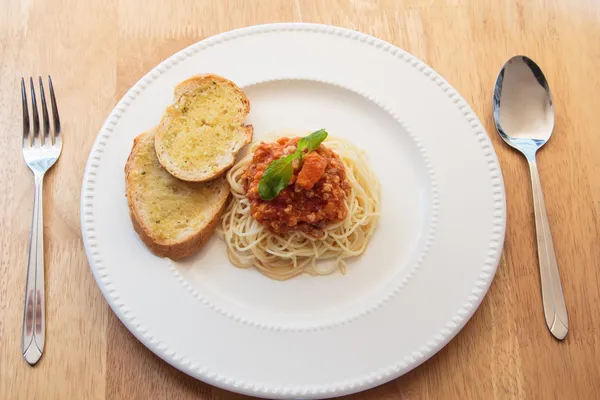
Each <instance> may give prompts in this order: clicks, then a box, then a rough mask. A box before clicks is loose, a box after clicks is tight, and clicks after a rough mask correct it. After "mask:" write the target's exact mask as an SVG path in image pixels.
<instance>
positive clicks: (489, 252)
mask: <svg viewBox="0 0 600 400" xmlns="http://www.w3.org/2000/svg"><path fill="white" fill-rule="evenodd" d="M203 72H214V73H217V74H220V75H222V76H225V77H227V78H229V79H231V80H233V81H235V82H236V83H237V84H238V85H240V86H241V87H242V88H244V90H245V91H246V93H247V94H248V97H249V99H250V101H251V106H252V110H251V113H250V116H249V122H250V123H252V124H253V125H254V128H255V129H254V130H255V139H260V138H261V136H264V135H266V134H269V133H272V132H282V131H283V132H294V131H302V132H305V131H307V130H314V129H318V128H326V129H327V130H328V131H329V132H330V134H331V135H335V136H343V137H346V138H349V139H350V140H351V141H352V142H354V143H355V144H356V145H358V146H360V147H362V148H364V149H365V150H366V152H367V155H368V157H369V160H370V162H371V164H372V167H373V168H374V170H375V171H376V173H377V174H378V176H379V178H380V180H381V186H382V217H381V220H380V223H379V225H378V228H377V230H376V232H375V234H374V236H373V238H372V241H371V243H370V245H369V247H368V249H367V252H366V253H365V254H364V255H363V256H361V257H360V258H359V259H356V260H355V261H353V262H351V263H350V267H349V268H348V273H347V275H341V274H339V273H335V274H333V275H330V276H326V277H317V278H314V277H308V276H301V277H298V278H294V279H292V280H290V281H286V282H276V281H273V280H270V279H268V278H266V277H264V276H262V275H261V274H259V273H258V272H257V271H255V270H251V269H249V270H240V269H237V268H235V267H233V266H232V265H231V264H230V263H229V262H228V260H227V256H226V251H225V246H224V244H223V243H222V242H221V241H220V239H218V238H216V237H214V238H213V239H212V240H211V241H210V242H209V243H208V244H207V245H206V246H205V248H204V249H203V250H202V251H201V252H200V253H199V254H198V255H196V256H194V257H192V258H191V259H189V260H186V261H184V262H177V263H173V262H170V261H168V260H165V259H161V258H157V257H155V256H153V255H152V254H151V253H150V252H149V251H148V250H147V249H146V248H145V247H144V245H143V244H142V243H141V242H140V240H139V239H138V236H137V235H136V234H135V232H134V231H133V228H132V226H131V221H130V219H129V215H128V209H127V201H126V199H125V196H124V189H125V188H124V171H123V167H124V164H125V161H126V159H127V156H128V154H129V151H130V149H131V146H132V141H133V138H134V137H135V136H136V135H138V134H139V133H141V132H143V131H145V130H147V129H150V128H151V127H153V126H155V125H156V124H157V123H158V122H159V120H160V117H161V115H162V113H163V111H164V109H165V107H166V106H167V105H168V104H169V103H170V102H171V100H172V95H173V88H174V86H175V85H176V84H177V83H178V82H180V81H182V80H183V79H185V78H188V77H189V76H191V75H194V74H197V73H203ZM81 220H82V221H81V222H82V232H83V238H84V241H85V248H86V252H87V256H88V259H89V262H90V266H91V268H92V271H93V273H94V276H95V277H96V280H97V282H98V285H99V286H100V288H101V290H102V293H103V294H104V296H105V297H106V299H107V301H108V303H109V304H110V306H111V307H112V309H113V310H114V312H115V313H116V314H117V315H118V317H119V318H120V319H121V320H122V321H123V323H124V324H125V325H126V326H127V328H128V329H129V330H130V331H131V332H132V333H133V334H134V335H135V336H136V337H137V338H138V339H139V340H140V341H142V342H143V343H144V344H145V345H146V346H147V347H148V348H149V349H151V350H152V351H153V352H154V353H156V354H157V355H158V356H160V357H161V358H163V359H164V360H165V361H167V362H169V363H170V364H172V365H173V366H175V367H177V368H179V369H180V370H182V371H184V372H186V373H187V374H189V375H191V376H194V377H196V378H198V379H201V380H203V381H205V382H208V383H210V384H213V385H216V386H220V387H223V388H226V389H229V390H232V391H236V392H242V393H246V394H251V395H256V396H262V397H271V398H323V397H331V396H338V395H342V394H346V393H352V392H357V391H360V390H364V389H367V388H370V387H373V386H376V385H379V384H381V383H383V382H386V381H389V380H391V379H393V378H395V377H398V376H400V375H402V374H404V373H405V372H407V371H409V370H411V369H412V368H414V367H416V366H417V365H419V364H420V363H422V362H423V361H425V360H426V359H428V358H429V357H431V356H432V355H433V354H435V353H436V352H437V351H438V350H439V349H440V348H441V347H442V346H444V345H445V344H446V343H447V342H448V341H449V340H450V339H451V338H452V337H453V336H454V335H455V334H456V333H457V332H458V331H459V330H460V329H461V328H462V326H463V325H464V324H465V323H466V322H467V320H468V319H469V318H470V317H471V315H472V314H473V312H474V311H475V309H476V308H477V306H478V305H479V303H480V302H481V300H482V298H483V297H484V295H485V293H486V291H487V289H488V287H489V285H490V283H491V281H492V279H493V276H494V273H495V271H496V267H497V264H498V261H499V257H500V253H501V249H502V245H503V241H504V229H505V198H504V186H503V182H502V175H501V172H500V168H499V165H498V161H497V158H496V155H495V153H494V150H493V148H492V145H491V143H490V141H489V139H488V137H487V135H486V133H485V130H484V128H483V127H482V125H481V123H480V122H479V120H478V119H477V117H476V116H475V114H474V113H473V112H472V111H471V109H470V108H469V106H468V105H467V104H466V102H465V101H464V100H463V99H462V98H461V97H460V96H459V95H458V93H457V92H456V91H455V90H454V89H453V88H452V87H451V86H450V85H449V84H448V83H447V82H446V81H444V79H443V78H441V77H440V76H439V75H438V74H437V73H436V72H435V71H433V70H432V69H431V68H429V67H428V66H426V65H425V64H423V63H422V62H421V61H419V60H417V59H415V58H414V57H412V56H411V55H409V54H407V53H406V52H404V51H402V50H400V49H399V48H397V47H395V46H392V45H391V44H389V43H386V42H383V41H381V40H378V39H375V38H373V37H370V36H367V35H364V34H361V33H358V32H354V31H350V30H346V29H340V28H334V27H331V26H322V25H312V24H274V25H263V26H255V27H250V28H245V29H241V30H236V31H232V32H227V33H224V34H221V35H218V36H215V37H212V38H209V39H206V40H204V41H202V42H199V43H197V44H195V45H193V46H190V47H189V48H187V49H184V50H182V51H181V52H179V53H177V54H175V55H174V56H172V57H170V58H169V59H167V60H166V61H164V62H163V63H161V64H160V65H159V66H157V67H156V68H154V69H153V70H152V71H150V72H149V73H148V74H147V75H146V76H145V77H144V78H142V79H141V80H140V81H139V82H138V83H137V84H136V85H135V86H134V87H133V88H132V89H131V90H130V91H129V92H128V93H127V94H126V95H125V96H124V97H123V99H122V100H121V101H120V102H119V104H118V105H117V106H116V107H115V109H114V110H113V112H112V113H111V114H110V116H109V117H108V119H107V121H106V123H105V124H104V126H103V127H102V130H101V131H100V133H99V135H98V138H97V139H96V142H95V144H94V147H93V149H92V151H91V154H90V157H89V160H88V163H87V167H86V171H85V176H84V182H83V189H82V199H81Z"/></svg>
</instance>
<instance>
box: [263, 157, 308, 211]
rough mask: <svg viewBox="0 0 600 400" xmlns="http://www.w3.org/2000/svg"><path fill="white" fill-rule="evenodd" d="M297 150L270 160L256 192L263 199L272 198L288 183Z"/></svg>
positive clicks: (292, 171)
mask: <svg viewBox="0 0 600 400" xmlns="http://www.w3.org/2000/svg"><path fill="white" fill-rule="evenodd" d="M298 156H299V152H295V153H293V154H290V155H288V156H286V157H282V158H279V159H277V160H275V161H272V162H271V163H270V164H269V166H268V167H267V169H266V170H265V172H264V173H263V175H262V177H261V178H260V182H259V183H258V194H259V195H260V198H261V199H263V200H273V199H274V198H275V197H277V195H278V194H279V192H281V191H282V190H283V189H285V187H286V186H287V185H288V184H289V183H290V180H291V179H292V175H293V173H294V167H293V166H292V163H293V162H294V160H295V159H296V158H298Z"/></svg>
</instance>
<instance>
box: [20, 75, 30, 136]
mask: <svg viewBox="0 0 600 400" xmlns="http://www.w3.org/2000/svg"><path fill="white" fill-rule="evenodd" d="M21 102H22V105H23V142H25V141H27V144H28V145H29V146H31V140H30V137H29V107H27V90H25V79H23V78H21Z"/></svg>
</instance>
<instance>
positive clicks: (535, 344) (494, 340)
mask: <svg viewBox="0 0 600 400" xmlns="http://www.w3.org/2000/svg"><path fill="white" fill-rule="evenodd" d="M283 21H303V22H318V23H328V24H334V25H339V26H343V27H347V28H352V29H357V30H360V31H363V32H366V33H368V34H371V35H375V36H377V37H380V38H382V39H384V40H387V41H389V42H391V43H394V44H395V45H398V46H400V47H402V48H403V49H405V50H407V51H409V52H411V53H412V54H414V55H415V56H417V57H419V58H420V59H422V60H424V61H425V62H426V63H428V64H429V65H431V66H432V67H433V68H434V69H436V70H437V71H438V72H440V73H441V74H442V75H443V76H444V77H445V78H446V79H447V80H448V81H450V82H451V83H452V84H453V85H454V86H455V87H456V89H457V90H458V91H459V92H460V93H461V94H462V95H463V96H464V97H465V99H466V100H467V101H468V102H469V103H470V104H471V106H472V107H473V109H474V110H475V112H476V113H477V115H478V116H479V117H480V119H481V120H482V121H483V123H484V124H485V126H486V128H487V131H488V133H489V134H490V136H491V138H492V141H493V144H494V147H495V149H496V151H497V153H498V157H499V159H500V163H501V166H502V171H503V175H504V180H505V184H506V195H507V208H508V225H507V236H506V245H505V249H504V254H503V257H502V260H501V263H500V267H499V269H498V272H497V275H496V278H495V280H494V282H493V284H492V286H491V288H490V291H489V293H488V295H487V296H486V298H485V300H484V302H483V303H482V305H481V307H480V308H479V310H478V311H477V312H476V314H475V315H474V317H473V318H472V320H471V321H470V322H469V323H468V324H467V326H466V327H465V328H464V329H463V330H462V331H461V332H460V333H459V334H458V336H457V337H456V338H455V339H454V340H453V341H452V342H451V343H450V344H449V345H448V346H446V347H445V348H444V349H443V350H442V351H440V352H439V353H438V354H437V355H436V356H434V357H433V358H432V359H430V360H429V361H427V362H426V363H425V364H424V365H422V366H421V367H419V368H417V369H416V370H414V371H412V372H410V373H408V374H407V375H405V376H403V377H401V378H399V379H397V380H395V381H393V382H390V383H388V384H386V385H383V386H380V387H378V388H375V389H372V390H370V391H367V392H364V393H359V394H356V395H353V396H349V397H347V398H348V399H353V400H359V399H409V398H410V399H440V398H456V399H467V398H473V399H549V398H555V399H596V398H598V397H599V396H600V363H599V362H598V360H600V312H599V311H598V310H600V250H599V249H600V134H599V133H598V128H597V127H596V125H597V115H598V93H600V74H598V71H597V70H598V66H599V65H600V45H599V43H600V23H599V21H600V3H598V2H597V1H595V0H515V1H509V0H507V1H489V2H485V1H478V0H424V1H419V0H402V1H395V0H381V1H374V0H372V1H369V0H329V1H327V2H325V1H319V0H291V1H288V0H272V1H267V0H264V1H242V0H237V1H236V0H227V1H225V0H221V1H217V0H182V1H178V2H171V3H170V2H165V1H160V0H146V1H140V0H132V1H126V0H102V1H100V0H94V1H88V2H82V1H77V0H46V1H44V0H29V1H25V0H23V1H19V0H5V1H3V2H2V12H0V54H1V55H2V58H1V59H0V76H1V77H2V79H0V126H1V127H2V129H0V149H2V150H0V151H1V154H2V158H1V161H0V188H2V190H0V220H1V221H2V222H1V223H2V225H1V229H0V399H41V398H44V399H65V398H73V399H146V398H174V399H192V398H194V399H243V398H245V397H244V396H239V395H236V394H232V393H229V392H226V391H223V390H220V389H216V388H213V387H211V386H208V385H206V384H204V383H202V382H199V381H196V380H194V379H192V378H190V377H188V376H187V375H184V374H183V373H180V372H179V371H177V370H176V369H174V368H172V367H170V366H169V365H168V364H166V363H164V362H162V361H161V360H160V359H158V358H157V357H156V356H154V355H153V354H152V353H151V352H150V351H149V350H147V349H146V348H145V347H144V346H143V345H141V344H140V343H139V342H138V341H137V340H136V339H135V338H134V337H133V336H132V335H131V334H130V333H129V332H128V331H127V330H126V329H125V328H124V327H123V325H122V324H121V323H120V321H119V320H118V319H117V318H116V317H115V316H114V314H113V313H112V312H111V310H110V309H109V308H108V306H107V304H106V302H105V300H104V298H103V297H102V295H101V294H100V292H99V290H98V288H97V286H96V284H95V282H94V279H93V277H92V274H91V273H90V270H89V268H88V265H87V261H86V257H85V254H84V250H83V245H82V240H81V234H80V227H79V195H80V189H81V179H82V176H83V168H84V165H85V162H86V159H87V155H88V152H89V150H90V148H91V145H92V143H93V140H94V138H95V135H96V134H97V132H98V130H99V128H100V126H101V124H102V123H103V121H104V119H105V118H106V116H107V115H108V113H109V112H110V110H111V109H112V107H113V106H114V105H115V103H116V102H117V100H118V99H119V98H120V96H122V95H123V94H124V93H125V91H126V90H127V89H128V88H129V87H130V86H131V85H132V84H134V83H135V82H136V81H137V80H138V79H139V78H140V77H141V76H142V75H143V74H145V73H146V72H147V71H148V70H149V69H150V68H152V67H153V66H154V65H156V64H157V63H158V62H160V61H161V60H163V59H164V58H166V57H168V56H169V55H171V54H172V53H174V52H176V51H178V50H180V49H182V48H183V47H185V46H187V45H189V44H192V43H194V42H196V41H198V40H201V39H203V38H205V37H207V36H210V35H213V34H217V33H219V32H223V31H226V30H229V29H233V28H239V27H243V26H248V25H252V24H260V23H267V22H283ZM515 54H527V55H528V56H530V57H532V58H533V59H534V60H536V62H538V64H539V65H540V66H541V67H542V69H543V70H544V72H545V74H546V77H547V78H548V81H549V83H550V86H551V89H552V91H553V95H554V99H555V108H556V126H555V131H554V136H553V138H552V140H551V141H550V142H549V143H548V145H547V146H546V147H545V148H544V149H543V150H542V151H541V152H540V154H539V167H540V174H541V179H542V184H543V187H544V192H545V196H546V204H547V207H548V213H549V217H550V223H551V227H552V233H553V235H554V241H555V244H556V253H557V257H558V263H559V266H560V272H561V277H562V281H563V288H564V292H565V296H566V301H567V308H568V312H569V328H570V332H569V335H568V336H567V338H566V340H565V341H563V342H557V341H555V340H553V339H552V338H551V336H550V334H549V332H548V330H547V328H546V326H545V323H544V317H543V313H542V304H541V296H540V285H539V273H538V268H537V257H536V250H535V241H534V240H535V236H534V225H533V208H532V200H531V189H530V185H529V177H528V172H527V167H526V164H525V161H524V159H523V158H522V157H521V156H520V155H519V154H517V153H516V152H514V151H511V150H510V149H508V148H507V146H506V145H504V144H503V143H502V142H501V140H500V139H499V138H498V137H497V135H496V134H495V131H494V127H493V123H492V117H491V88H492V85H493V83H494V80H495V77H496V74H497V72H498V69H499V68H500V66H501V65H502V64H503V62H504V61H505V60H506V59H508V58H509V57H511V56H512V55H515ZM46 74H52V77H53V79H54V82H55V85H56V90H57V97H58V101H59V107H60V110H61V115H62V120H63V129H64V134H65V147H64V150H63V155H62V156H61V159H60V160H59V162H58V164H57V165H56V166H55V167H54V168H53V170H52V171H51V172H50V173H49V174H48V177H47V181H46V185H45V208H44V213H45V218H46V219H45V225H46V229H45V234H46V260H47V261H46V279H47V281H46V285H47V286H46V287H47V313H48V326H47V342H46V351H45V354H44V357H43V358H42V360H41V362H40V364H39V365H38V366H36V367H35V368H31V367H29V366H27V365H26V363H25V362H24V361H23V359H22V356H21V354H20V337H21V313H22V303H23V292H24V287H25V266H26V254H27V246H28V240H29V229H30V223H31V222H30V221H31V220H30V216H31V206H32V196H33V185H32V181H31V176H30V172H29V170H28V169H27V167H26V166H25V164H24V162H23V161H22V158H21V153H20V139H19V135H20V130H21V121H20V113H21V110H20V100H19V78H20V77H21V76H30V75H32V76H38V75H46Z"/></svg>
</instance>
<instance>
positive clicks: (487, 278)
mask: <svg viewBox="0 0 600 400" xmlns="http://www.w3.org/2000/svg"><path fill="white" fill-rule="evenodd" d="M275 31H284V32H285V31H303V32H313V33H323V34H336V35H338V36H344V37H347V38H351V39H354V40H358V41H361V42H367V43H368V44H369V45H372V46H375V47H377V48H379V49H380V50H382V51H386V52H392V53H396V52H399V53H400V54H402V56H403V57H404V58H406V60H407V62H409V63H410V64H411V65H412V66H413V67H414V68H415V69H417V70H418V71H419V73H421V74H424V75H426V76H427V77H428V78H429V79H432V80H434V81H436V83H437V84H438V86H440V89H441V90H442V91H443V92H444V93H445V95H446V96H448V97H449V98H450V99H451V100H452V101H453V103H455V104H457V105H458V106H459V109H460V110H461V112H463V114H464V117H465V118H466V119H468V120H469V122H470V125H471V127H472V131H473V132H472V133H473V134H475V135H476V136H478V139H479V141H480V142H481V143H484V144H486V145H488V146H489V147H490V149H491V151H490V152H488V153H486V154H485V155H486V159H487V161H488V167H489V168H490V171H494V172H496V173H497V176H496V178H497V179H498V180H499V184H498V185H496V186H497V188H496V191H495V192H494V195H493V196H492V202H493V204H494V205H495V206H497V207H495V209H500V210H501V213H500V214H501V215H500V216H499V219H494V223H493V225H494V227H495V228H496V229H495V230H494V233H498V234H499V237H498V239H497V240H496V242H497V245H495V246H492V245H490V246H489V249H490V250H491V251H490V253H488V257H486V261H485V263H484V265H483V266H482V267H481V268H480V277H479V280H478V281H477V287H478V288H480V293H481V294H480V295H478V296H470V297H469V300H468V301H467V302H465V303H464V304H463V307H462V308H461V309H460V310H458V311H457V312H456V315H455V317H454V318H452V320H451V321H450V322H451V323H452V326H453V328H452V329H446V331H447V332H445V333H443V334H439V335H437V336H436V338H435V340H430V341H429V342H428V343H427V344H426V345H425V346H423V347H422V348H420V349H419V351H417V352H415V353H413V356H412V357H410V358H411V359H410V361H409V364H410V365H409V368H408V369H407V370H402V369H400V370H398V371H394V370H393V369H392V368H387V369H386V371H384V372H383V373H380V372H381V371H378V372H379V374H378V377H376V378H374V379H371V378H372V374H371V375H369V377H368V379H367V380H364V379H361V380H360V382H358V381H356V382H353V383H352V384H350V385H343V386H341V385H339V382H338V383H336V384H332V385H328V386H322V387H317V388H315V387H312V388H308V387H307V388H305V389H304V390H299V391H298V390H292V391H285V392H282V391H281V389H279V388H270V387H265V386H263V385H252V384H251V385H246V384H244V385H240V384H239V382H236V381H231V380H230V379H226V378H224V377H222V376H214V374H212V375H211V374H202V373H198V372H197V371H192V369H191V368H190V366H189V364H188V365H184V364H182V362H181V360H182V356H181V355H178V354H176V353H175V352H173V351H171V350H169V349H168V348H164V345H163V347H162V348H160V347H161V346H160V345H159V344H157V341H156V340H149V339H148V337H147V336H145V335H144V334H143V332H140V330H139V327H140V324H139V322H138V323H137V324H136V321H135V317H133V316H132V315H131V313H129V315H127V314H128V311H127V310H126V309H124V304H123V303H119V302H118V301H116V300H115V296H114V293H115V289H114V287H108V286H109V285H106V282H104V279H103V278H105V277H106V274H103V272H102V267H101V265H100V264H101V263H100V262H99V259H97V258H96V257H97V256H98V252H97V251H94V244H93V240H90V239H91V238H90V236H89V234H90V233H93V226H92V227H90V223H92V224H93V221H91V220H89V219H87V218H86V216H87V215H89V214H88V210H87V207H89V206H90V203H89V202H88V200H89V199H90V198H93V196H94V195H93V192H94V175H95V172H94V171H93V170H94V169H95V168H96V167H97V166H98V164H95V160H96V161H99V160H100V157H99V156H98V153H101V152H102V149H101V147H102V146H104V145H105V144H106V136H105V135H103V133H104V132H105V131H106V130H107V128H108V127H109V126H110V125H111V124H112V125H113V126H116V125H117V123H118V121H119V119H120V118H121V116H122V114H123V113H124V112H125V111H126V110H127V108H128V107H129V105H130V104H131V101H133V100H134V99H135V98H136V97H137V95H138V94H140V93H141V91H142V90H143V89H145V88H146V86H147V85H148V84H149V83H150V82H151V81H153V80H155V79H156V78H158V77H159V76H160V75H162V73H164V72H165V71H166V69H168V67H169V66H167V64H171V65H174V64H177V63H179V62H180V61H183V60H185V59H186V58H188V57H190V56H192V55H194V54H196V53H197V52H198V51H200V50H201V49H203V48H205V47H210V46H214V45H216V44H219V43H221V42H223V41H228V40H231V39H235V38H238V37H243V36H249V35H252V34H259V33H266V32H275ZM165 66H166V68H165ZM459 103H460V104H459ZM90 183H91V184H92V185H90ZM80 219H81V231H82V238H83V242H84V247H85V252H86V257H87V259H88V263H89V265H90V269H91V270H92V273H93V275H94V278H95V280H96V283H97V285H98V287H99V288H100V290H101V292H102V294H103V296H104V298H105V299H106V301H107V303H108V304H109V306H110V307H111V309H112V310H113V312H114V313H115V315H117V317H118V318H119V319H120V320H121V322H122V323H123V324H124V325H125V326H126V327H127V329H128V330H129V331H130V332H131V333H132V334H133V335H134V336H135V337H136V338H137V339H138V340H139V341H140V342H142V343H143V344H144V345H145V346H146V347H147V348H148V349H149V350H151V351H152V352H153V353H155V354H156V355H157V356H159V357H160V358H161V359H163V360H164V361H166V362H167V363H169V364H171V365H172V366H174V367H175V368H177V369H179V370H181V371H183V372H185V373H186V374H188V375H191V376H193V377H195V378H197V379H200V380H202V381H204V382H206V383H208V384H211V385H214V386H217V387H220V388H223V389H226V390H231V391H235V392H238V393H244V394H248V395H254V396H267V397H271V398H281V397H290V398H291V397H294V398H297V397H302V398H317V397H318V398H324V397H331V396H340V395H344V394H350V393H355V392H358V391H362V390H366V389H369V388H372V387H375V386H378V385H381V384H383V383H385V382H388V381H390V380H392V379H395V378H397V377H398V376H400V375H402V374H404V373H406V372H408V371H409V370H412V369H414V368H416V367H417V366H419V365H420V364H422V363H423V362H425V361H426V360H427V359H429V358H430V357H432V356H433V355H435V354H436V353H437V352H438V351H439V350H440V349H441V348H443V347H444V346H445V345H446V344H447V343H448V342H449V341H450V340H452V338H454V337H455V336H456V335H457V334H458V332H460V331H461V329H462V328H463V327H464V325H465V324H466V323H467V322H468V321H469V320H470V318H471V317H472V315H473V314H474V313H475V311H476V310H477V308H478V307H479V305H480V304H481V302H482V301H483V299H484V298H485V295H486V294H487V291H488V289H489V286H490V285H491V282H492V281H493V278H494V276H495V273H496V270H497V267H498V264H499V261H500V257H501V254H502V249H503V244H504V240H505V233H506V194H505V188H504V182H503V177H502V171H501V169H500V165H499V161H498V158H497V155H496V153H495V150H494V147H493V145H492V143H491V140H490V138H489V136H488V135H487V133H486V131H485V128H484V127H483V124H481V122H480V120H479V118H478V117H477V115H476V114H475V113H474V112H473V110H472V109H471V107H470V106H469V104H468V103H467V102H466V100H464V98H463V97H462V96H461V95H460V94H459V93H458V92H457V91H456V89H455V88H454V87H452V86H451V85H450V84H449V83H448V82H447V81H446V80H445V79H444V78H443V77H442V76H441V75H440V74H439V73H438V72H436V71H435V70H433V68H431V67H429V66H428V65H427V64H425V63H424V62H422V61H421V60H420V59H418V58H417V57H415V56H413V55H412V54H410V53H408V52H406V51H404V50H402V49H401V48H399V47H397V46H395V45H393V44H391V43H389V42H387V41H384V40H382V39H379V38H376V37H374V36H371V35H368V34H365V33H362V32H359V31H356V30H352V29H347V28H343V27H338V26H333V25H325V24H313V23H273V24H261V25H253V26H249V27H244V28H239V29H235V30H231V31H227V32H223V33H220V34H217V35H214V36H211V37H208V38H205V39H203V40H201V41H198V42H196V43H194V44H191V45H190V46H187V47H185V48H183V49H181V50H179V51H178V52H176V53H174V54H173V55H171V56H170V57H168V58H166V59H164V60H163V61H161V62H160V63H159V64H158V65H156V66H155V67H153V68H152V69H151V70H150V71H149V72H147V73H146V74H145V75H144V76H143V77H142V78H140V79H139V80H138V81H137V82H136V83H135V84H134V85H133V86H132V87H131V88H130V89H129V90H128V91H127V92H126V93H125V94H124V95H123V96H122V98H121V99H120V100H119V101H118V102H117V104H116V105H115V107H114V108H113V109H112V111H111V112H110V114H109V115H108V117H107V118H106V120H105V122H104V123H103V125H102V127H101V129H100V131H99V133H98V134H97V137H96V139H95V141H94V144H93V146H92V148H91V150H90V154H89V157H88V160H87V162H86V167H85V171H84V174H83V184H82V189H81V202H80ZM92 237H93V236H92ZM492 251H493V254H492ZM484 269H485V273H484ZM159 343H160V342H159ZM307 396H308V397H307Z"/></svg>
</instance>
